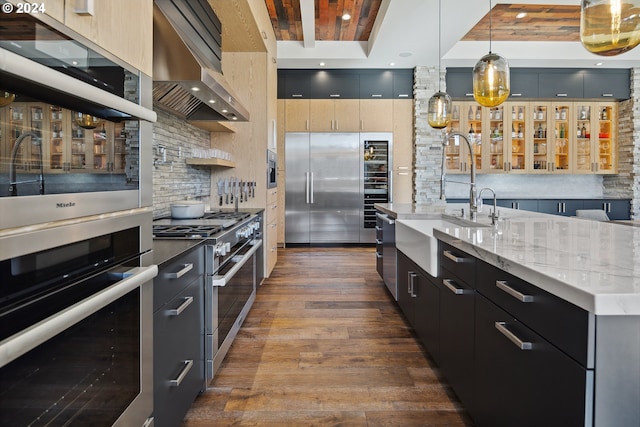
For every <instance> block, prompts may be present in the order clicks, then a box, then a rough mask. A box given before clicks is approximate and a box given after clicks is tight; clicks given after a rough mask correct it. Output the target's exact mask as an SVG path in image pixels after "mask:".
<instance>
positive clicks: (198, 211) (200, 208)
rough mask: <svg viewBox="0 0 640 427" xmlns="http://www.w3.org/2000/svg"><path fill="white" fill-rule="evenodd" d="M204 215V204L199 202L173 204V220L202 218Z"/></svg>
mask: <svg viewBox="0 0 640 427" xmlns="http://www.w3.org/2000/svg"><path fill="white" fill-rule="evenodd" d="M203 215H204V202H200V201H197V200H183V201H180V202H175V203H172V204H171V218H176V219H188V218H202V216H203Z"/></svg>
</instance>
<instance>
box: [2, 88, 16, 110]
mask: <svg viewBox="0 0 640 427" xmlns="http://www.w3.org/2000/svg"><path fill="white" fill-rule="evenodd" d="M14 99H16V94H15V93H11V92H7V91H5V90H2V89H0V108H2V107H6V106H7V105H9V104H11V103H12V102H13V100H14Z"/></svg>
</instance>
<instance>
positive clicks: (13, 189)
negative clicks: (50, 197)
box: [9, 132, 44, 196]
mask: <svg viewBox="0 0 640 427" xmlns="http://www.w3.org/2000/svg"><path fill="white" fill-rule="evenodd" d="M26 137H31V140H32V141H31V142H32V143H33V145H37V146H38V147H40V177H39V178H38V179H31V180H28V181H17V178H16V175H17V172H16V160H17V158H18V150H19V149H20V145H21V144H22V141H24V139H25V138H26ZM28 182H39V183H40V194H44V158H43V155H42V139H41V138H40V136H39V135H38V134H37V133H35V132H23V133H22V135H20V136H19V137H18V138H16V142H15V144H14V145H13V149H12V150H11V160H10V162H9V195H10V196H17V195H18V187H17V185H18V184H26V183H28Z"/></svg>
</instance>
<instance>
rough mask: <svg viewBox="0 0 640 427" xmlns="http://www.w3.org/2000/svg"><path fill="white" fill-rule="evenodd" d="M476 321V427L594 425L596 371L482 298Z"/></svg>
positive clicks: (472, 407) (471, 409)
mask: <svg viewBox="0 0 640 427" xmlns="http://www.w3.org/2000/svg"><path fill="white" fill-rule="evenodd" d="M475 319H476V328H475V331H476V332H475V333H476V351H475V360H474V364H473V365H474V369H473V371H474V376H475V378H474V379H475V393H474V397H475V400H474V402H473V403H472V405H468V409H469V412H470V413H471V416H472V417H473V419H474V421H475V422H476V425H478V426H491V427H513V426H519V427H539V426H546V427H552V426H553V427H569V426H573V427H584V426H587V425H591V422H590V420H591V417H592V411H593V409H592V408H591V404H590V403H591V402H592V399H593V371H591V370H587V369H584V367H582V366H580V365H579V364H578V363H576V362H575V361H574V360H572V359H571V358H570V357H567V355H566V354H564V353H562V352H561V351H560V350H558V349H557V348H555V347H554V346H553V345H551V344H550V343H549V342H548V341H547V340H545V339H544V337H542V336H540V334H537V333H536V332H534V331H532V330H531V329H529V328H527V327H526V326H525V325H523V324H522V323H521V322H519V321H518V320H516V319H514V318H513V316H511V315H510V314H509V313H507V312H505V311H504V310H501V309H500V308H499V307H498V306H496V305H495V304H493V303H491V302H490V301H488V300H487V299H486V298H484V297H482V296H481V295H478V296H477V297H476V316H475Z"/></svg>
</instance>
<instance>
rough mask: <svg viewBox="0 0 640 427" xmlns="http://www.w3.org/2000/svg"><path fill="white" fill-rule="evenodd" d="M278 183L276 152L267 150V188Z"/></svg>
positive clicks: (273, 186)
mask: <svg viewBox="0 0 640 427" xmlns="http://www.w3.org/2000/svg"><path fill="white" fill-rule="evenodd" d="M277 185H278V154H277V153H276V152H275V151H271V150H267V188H275V187H277Z"/></svg>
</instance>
